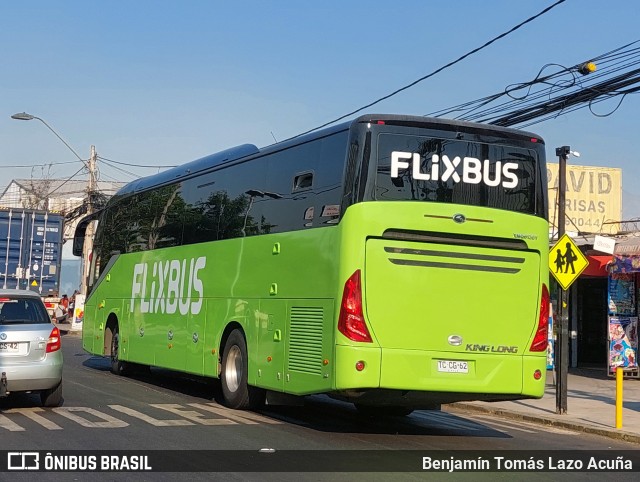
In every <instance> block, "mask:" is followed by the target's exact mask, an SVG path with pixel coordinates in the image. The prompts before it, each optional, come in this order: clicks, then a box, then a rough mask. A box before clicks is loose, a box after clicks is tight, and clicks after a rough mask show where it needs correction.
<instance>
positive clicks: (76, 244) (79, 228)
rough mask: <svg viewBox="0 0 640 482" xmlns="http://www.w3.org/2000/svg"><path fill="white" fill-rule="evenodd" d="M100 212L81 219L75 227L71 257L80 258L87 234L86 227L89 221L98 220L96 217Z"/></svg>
mask: <svg viewBox="0 0 640 482" xmlns="http://www.w3.org/2000/svg"><path fill="white" fill-rule="evenodd" d="M99 214H100V211H96V212H95V213H93V214H90V215H89V216H86V217H85V218H83V219H81V220H80V221H79V222H78V224H77V225H76V231H75V233H74V235H73V255H74V256H82V251H83V249H84V238H85V235H86V233H87V226H89V223H90V222H91V221H94V220H96V219H98V215H99Z"/></svg>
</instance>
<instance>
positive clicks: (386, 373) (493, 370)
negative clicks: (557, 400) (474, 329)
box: [336, 346, 547, 403]
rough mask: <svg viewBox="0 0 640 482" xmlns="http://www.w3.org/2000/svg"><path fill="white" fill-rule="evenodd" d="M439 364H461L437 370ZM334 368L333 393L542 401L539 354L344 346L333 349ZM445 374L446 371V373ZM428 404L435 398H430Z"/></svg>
mask: <svg viewBox="0 0 640 482" xmlns="http://www.w3.org/2000/svg"><path fill="white" fill-rule="evenodd" d="M359 361H362V362H364V369H363V370H361V371H358V370H357V368H356V364H357V363H358V362H359ZM439 361H442V362H465V363H462V364H460V363H456V364H453V363H447V364H445V365H448V366H443V364H439V363H438V362H439ZM336 367H337V368H336V370H337V373H336V389H337V390H357V389H367V388H378V389H382V390H400V391H412V392H413V391H417V392H441V397H440V398H441V399H442V401H441V403H450V402H455V401H462V400H510V399H516V398H540V397H542V396H543V395H544V387H545V375H546V371H547V370H546V357H545V356H544V354H543V355H526V356H523V355H508V354H486V353H483V354H478V353H455V352H434V351H420V350H400V349H388V348H385V349H380V348H362V347H349V346H337V347H336ZM448 369H449V370H451V371H446V370H448ZM536 376H539V378H538V379H536ZM444 392H446V393H448V394H449V395H451V396H446V395H445V393H444ZM454 394H455V395H454ZM434 398H437V397H435V394H434Z"/></svg>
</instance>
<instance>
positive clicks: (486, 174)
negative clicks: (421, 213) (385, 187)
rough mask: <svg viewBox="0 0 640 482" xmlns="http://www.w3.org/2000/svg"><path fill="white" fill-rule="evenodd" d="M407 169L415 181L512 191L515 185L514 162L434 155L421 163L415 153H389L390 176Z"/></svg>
mask: <svg viewBox="0 0 640 482" xmlns="http://www.w3.org/2000/svg"><path fill="white" fill-rule="evenodd" d="M408 169H410V170H411V171H410V173H411V176H412V177H413V179H415V180H418V181H442V182H446V181H448V180H451V181H452V182H454V183H459V182H463V183H466V184H480V183H483V184H485V185H487V186H491V187H495V186H502V187H504V188H507V189H512V188H515V187H517V186H518V176H517V174H516V172H517V170H518V163H516V162H504V163H503V162H502V161H491V160H489V159H485V160H483V161H481V160H480V159H477V158H475V157H460V156H455V157H454V158H453V159H451V158H449V156H447V155H443V156H439V155H437V154H434V155H432V156H431V159H430V161H426V160H425V162H423V161H422V157H421V155H420V154H419V153H417V152H402V151H393V152H392V153H391V177H400V171H401V170H402V171H406V170H408Z"/></svg>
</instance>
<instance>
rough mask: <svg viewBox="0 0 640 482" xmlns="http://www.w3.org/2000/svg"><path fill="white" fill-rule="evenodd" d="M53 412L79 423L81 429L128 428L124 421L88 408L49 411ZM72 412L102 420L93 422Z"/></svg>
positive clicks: (59, 408)
mask: <svg viewBox="0 0 640 482" xmlns="http://www.w3.org/2000/svg"><path fill="white" fill-rule="evenodd" d="M51 410H52V411H53V412H55V413H57V414H59V415H62V416H63V417H66V418H68V419H69V420H73V421H74V422H77V423H79V424H80V425H82V426H83V427H89V428H121V427H128V426H129V424H128V423H127V422H125V421H124V420H120V419H118V418H115V417H112V416H111V415H107V414H106V413H102V412H98V411H97V410H94V409H93V408H89V407H57V408H52V409H51ZM74 412H84V413H89V414H91V415H93V416H94V417H96V418H99V419H101V420H102V422H93V421H91V420H88V419H86V418H84V417H81V416H80V415H76V413H74Z"/></svg>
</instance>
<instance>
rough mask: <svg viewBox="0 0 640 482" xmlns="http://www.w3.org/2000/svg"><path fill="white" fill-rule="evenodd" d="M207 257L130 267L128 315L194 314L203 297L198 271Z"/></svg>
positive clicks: (205, 262)
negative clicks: (130, 280) (131, 275)
mask: <svg viewBox="0 0 640 482" xmlns="http://www.w3.org/2000/svg"><path fill="white" fill-rule="evenodd" d="M206 265H207V258H206V257H205V256H201V257H199V258H190V259H170V260H166V261H156V262H154V263H138V264H136V265H134V267H133V280H132V282H131V306H130V309H131V312H132V313H133V312H134V309H135V308H136V305H137V306H139V310H140V313H166V314H169V315H171V314H174V313H176V312H178V311H179V312H180V314H181V315H186V314H189V313H190V314H192V315H197V314H198V313H200V310H201V309H202V297H203V294H204V291H203V285H202V280H201V279H200V270H202V269H204V267H205V266H206Z"/></svg>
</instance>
